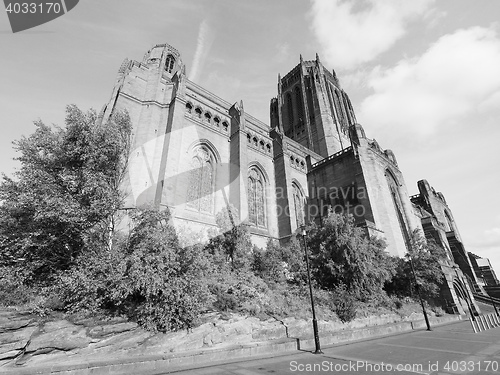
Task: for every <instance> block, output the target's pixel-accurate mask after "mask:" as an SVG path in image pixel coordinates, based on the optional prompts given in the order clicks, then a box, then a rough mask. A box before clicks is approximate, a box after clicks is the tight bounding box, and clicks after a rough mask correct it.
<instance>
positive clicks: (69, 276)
mask: <svg viewBox="0 0 500 375" xmlns="http://www.w3.org/2000/svg"><path fill="white" fill-rule="evenodd" d="M130 214H131V217H132V220H133V224H134V226H133V229H132V231H131V233H130V236H129V237H128V239H126V240H125V239H122V240H121V241H116V242H115V244H114V246H113V248H112V249H111V250H109V249H108V248H107V247H102V248H101V251H97V252H93V253H92V254H86V256H83V257H81V259H80V262H79V263H78V264H77V265H75V266H74V267H73V268H72V269H70V270H68V271H66V272H65V273H63V275H62V276H61V283H60V293H61V296H62V299H63V302H64V304H65V307H66V309H68V310H70V311H79V310H82V309H86V310H94V311H95V310H97V309H107V310H110V311H115V312H119V313H122V314H126V315H128V316H129V317H130V318H131V319H133V320H136V321H137V322H138V323H139V324H141V325H142V326H144V327H145V328H147V329H150V330H156V331H163V332H165V331H171V330H176V329H180V328H190V327H192V326H193V325H194V324H195V323H196V321H197V319H198V317H199V315H200V313H201V311H203V310H205V309H206V308H207V306H209V305H210V303H211V302H212V297H211V295H210V293H209V291H208V288H207V284H206V282H205V277H204V275H205V274H206V270H207V267H208V266H209V265H208V263H207V262H206V261H205V258H204V257H203V253H200V252H198V251H193V250H192V249H191V248H186V249H181V248H180V247H179V245H178V240H177V236H176V233H175V229H174V228H173V226H172V225H171V224H170V223H169V220H170V214H169V212H168V210H164V211H158V210H156V209H153V208H143V209H137V210H136V211H132V212H131V213H130Z"/></svg>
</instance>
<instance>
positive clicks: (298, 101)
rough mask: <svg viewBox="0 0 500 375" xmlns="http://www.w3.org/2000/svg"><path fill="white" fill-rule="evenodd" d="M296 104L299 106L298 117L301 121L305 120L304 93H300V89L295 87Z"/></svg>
mask: <svg viewBox="0 0 500 375" xmlns="http://www.w3.org/2000/svg"><path fill="white" fill-rule="evenodd" d="M295 103H296V106H297V116H298V117H299V121H300V120H304V109H303V107H302V93H301V92H300V89H299V87H298V86H297V87H295Z"/></svg>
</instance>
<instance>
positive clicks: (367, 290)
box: [307, 211, 394, 299]
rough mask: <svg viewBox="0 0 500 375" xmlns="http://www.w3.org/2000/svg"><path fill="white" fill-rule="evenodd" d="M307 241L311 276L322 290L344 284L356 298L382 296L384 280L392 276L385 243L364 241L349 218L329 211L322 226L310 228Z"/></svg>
mask: <svg viewBox="0 0 500 375" xmlns="http://www.w3.org/2000/svg"><path fill="white" fill-rule="evenodd" d="M307 241H308V246H309V248H310V250H311V268H312V273H313V275H314V278H315V280H316V282H317V283H318V284H319V285H320V286H321V287H323V288H325V289H328V290H332V289H333V288H334V287H336V286H340V285H342V284H343V285H346V286H347V288H348V289H349V291H350V292H351V293H353V294H354V295H355V296H356V297H357V298H361V299H369V298H371V297H374V296H377V295H380V294H381V293H383V290H382V288H383V285H384V283H385V281H387V280H389V279H390V278H391V277H392V274H393V271H394V268H393V262H392V261H391V258H390V257H389V255H388V254H387V253H386V252H385V250H384V249H385V243H383V242H382V241H381V240H378V239H375V238H367V237H366V236H365V235H364V232H363V230H362V229H361V228H358V227H356V225H355V223H354V217H353V216H352V215H340V214H336V213H335V212H333V211H331V212H330V213H329V215H328V217H327V218H326V219H325V220H324V221H323V226H321V227H320V226H316V225H312V226H311V227H309V229H308V233H307Z"/></svg>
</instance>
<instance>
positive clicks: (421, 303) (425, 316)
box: [408, 254, 432, 331]
mask: <svg viewBox="0 0 500 375" xmlns="http://www.w3.org/2000/svg"><path fill="white" fill-rule="evenodd" d="M408 258H409V259H410V267H411V273H412V274H413V279H414V280H415V289H416V290H417V294H418V299H419V300H420V306H422V312H423V313H424V319H425V324H426V325H427V331H432V329H431V324H430V323H429V318H428V317H427V311H425V306H424V300H423V299H422V294H421V293H420V285H419V284H418V281H417V274H416V273H415V268H414V267H413V260H412V258H411V255H410V254H408Z"/></svg>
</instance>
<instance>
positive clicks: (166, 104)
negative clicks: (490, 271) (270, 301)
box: [101, 44, 477, 313]
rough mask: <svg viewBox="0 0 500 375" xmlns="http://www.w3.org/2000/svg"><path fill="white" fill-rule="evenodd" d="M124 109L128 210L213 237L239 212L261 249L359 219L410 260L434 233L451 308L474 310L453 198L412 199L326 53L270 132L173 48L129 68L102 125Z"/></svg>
mask: <svg viewBox="0 0 500 375" xmlns="http://www.w3.org/2000/svg"><path fill="white" fill-rule="evenodd" d="M232 103H233V104H232ZM116 109H127V110H128V112H129V114H130V117H131V120H132V124H133V136H132V152H131V155H130V159H129V167H128V175H127V179H126V182H125V183H124V185H123V190H124V192H125V193H126V195H127V202H126V206H127V207H134V206H137V205H142V204H145V203H153V204H155V205H157V206H159V207H168V208H169V209H170V210H171V212H172V215H173V217H174V220H175V224H176V226H177V227H178V228H181V227H189V228H190V229H191V230H195V231H196V232H197V233H200V235H201V237H205V238H207V236H208V235H209V233H210V229H211V228H215V227H216V222H215V217H216V214H217V213H218V212H220V211H221V210H222V209H223V208H224V207H227V206H229V205H232V206H234V207H236V208H237V209H238V216H237V217H234V218H232V219H233V220H234V224H240V223H245V224H247V225H248V227H249V231H250V234H251V236H252V241H253V242H254V243H255V244H256V245H258V246H260V247H264V246H265V245H266V243H267V241H268V240H278V241H281V242H286V241H288V239H289V238H290V237H291V236H293V235H294V234H296V233H297V230H298V228H299V227H300V226H301V225H302V224H304V223H306V222H309V221H312V220H314V221H316V222H319V223H321V220H322V218H323V217H324V216H325V215H326V214H327V211H328V210H329V209H333V210H335V211H337V212H348V213H351V214H353V215H354V216H355V218H356V223H357V224H358V225H359V226H360V227H362V228H364V229H365V231H366V234H367V235H370V236H377V237H381V238H384V239H385V241H386V242H387V245H388V247H387V251H388V252H389V253H390V254H392V255H395V256H400V257H402V256H404V255H405V253H406V252H407V249H408V246H409V243H410V236H411V233H412V232H413V231H414V230H415V229H423V230H424V232H425V234H426V236H427V237H428V238H434V239H436V240H437V243H438V244H440V245H441V246H443V247H444V248H445V249H446V251H447V254H448V259H447V260H446V261H445V262H444V263H443V265H442V268H443V272H444V273H445V275H446V282H445V284H444V285H443V288H442V290H443V293H442V294H443V304H444V305H445V306H446V307H448V308H449V309H450V310H453V311H458V312H461V313H464V312H465V311H466V310H467V308H468V305H471V306H472V307H473V308H474V301H473V299H472V297H471V290H470V287H469V285H471V286H472V287H474V285H476V284H477V280H476V279H474V277H475V274H474V273H473V272H472V273H471V274H470V275H469V273H470V272H469V271H470V269H469V268H471V267H472V266H471V265H470V263H469V262H468V257H467V256H466V255H465V258H466V259H465V260H464V259H462V258H461V256H462V255H461V254H462V253H463V254H466V253H465V250H464V249H463V245H462V243H461V240H460V237H459V235H458V231H457V230H456V225H455V224H454V222H453V220H452V216H451V211H449V209H448V208H447V206H446V202H444V198H442V199H441V198H440V196H439V195H436V194H435V193H434V192H433V189H432V188H430V186H428V183H427V182H426V181H424V182H422V181H420V182H419V189H420V195H419V196H415V197H412V198H411V199H410V196H409V194H408V189H407V187H406V184H405V181H404V178H403V173H402V172H401V170H400V169H399V166H398V163H397V160H396V157H395V155H394V153H393V152H392V151H391V150H384V149H382V148H381V147H380V145H379V144H378V143H377V141H375V140H374V139H370V138H367V137H366V135H365V131H364V129H363V127H362V126H361V125H359V124H358V123H357V121H356V116H355V113H354V110H353V107H352V105H351V102H350V99H349V96H348V95H347V94H346V93H345V91H344V90H343V89H342V88H341V85H340V82H339V80H338V78H337V76H336V74H335V72H334V71H329V70H328V69H326V68H325V67H324V66H323V64H322V63H321V61H320V58H319V57H318V56H317V55H316V58H315V59H314V60H311V61H304V60H303V59H302V57H300V61H299V64H298V65H296V66H295V67H294V68H293V69H292V70H291V71H290V72H289V73H287V74H286V75H285V76H283V78H281V77H280V76H278V95H277V97H276V98H273V99H271V103H270V125H268V124H266V123H264V122H262V121H260V120H257V119H256V118H254V117H253V116H251V115H250V114H249V113H247V112H246V111H245V109H244V106H243V102H241V101H240V102H239V103H234V102H228V101H226V100H224V99H221V98H219V97H218V96H216V95H214V94H212V93H211V92H209V91H207V90H206V89H204V88H202V87H200V86H198V85H197V84H196V83H194V82H192V81H190V80H189V79H188V78H187V76H186V67H185V65H184V63H183V62H182V59H181V56H180V54H179V52H178V51H177V50H176V49H175V48H173V47H172V46H170V45H168V44H159V45H156V46H154V47H153V48H152V49H150V50H149V51H148V52H147V53H146V54H145V56H144V58H143V60H142V61H132V60H128V59H125V61H124V62H123V64H122V66H121V67H120V69H119V73H118V77H117V80H116V84H115V86H114V89H113V93H112V97H111V100H110V101H109V103H108V104H107V105H106V107H105V108H104V110H103V113H102V114H101V116H103V117H104V118H107V117H109V116H110V115H111V114H112V113H113V111H115V110H116ZM447 212H448V214H447ZM446 215H449V216H450V220H451V221H447V220H448V219H447V216H446ZM464 273H465V274H466V275H467V277H469V278H470V279H471V282H470V283H468V282H467V281H466V276H464Z"/></svg>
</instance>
